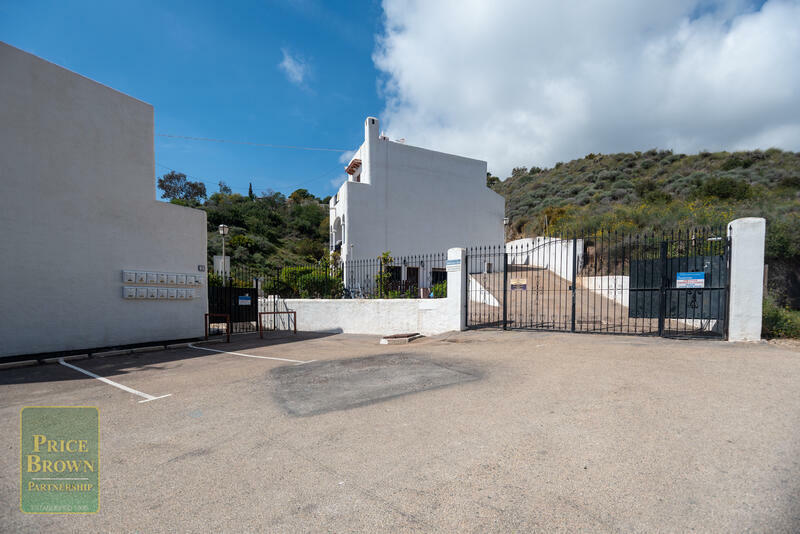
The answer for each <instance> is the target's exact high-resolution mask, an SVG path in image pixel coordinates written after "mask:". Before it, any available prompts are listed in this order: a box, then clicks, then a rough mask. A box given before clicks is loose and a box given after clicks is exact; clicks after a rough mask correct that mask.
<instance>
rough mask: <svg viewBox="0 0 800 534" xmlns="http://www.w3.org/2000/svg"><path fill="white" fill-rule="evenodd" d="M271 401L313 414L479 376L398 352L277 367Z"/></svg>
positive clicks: (288, 409) (292, 411) (295, 411)
mask: <svg viewBox="0 0 800 534" xmlns="http://www.w3.org/2000/svg"><path fill="white" fill-rule="evenodd" d="M270 374H271V375H272V378H273V379H274V380H275V382H276V384H275V389H274V390H273V395H274V397H275V400H276V402H277V403H278V404H279V405H280V406H282V407H283V409H284V410H286V412H288V413H289V414H291V415H315V414H320V413H325V412H332V411H336V410H345V409H348V408H355V407H357V406H364V405H367V404H372V403H374V402H381V401H385V400H388V399H391V398H393V397H398V396H400V395H408V394H410V393H419V392H420V391H426V390H430V389H436V388H441V387H446V386H452V385H455V384H462V383H464V382H471V381H473V380H478V379H479V378H480V377H481V373H480V372H479V371H477V370H475V369H470V368H468V367H465V366H463V365H454V364H453V363H452V362H450V361H448V362H441V361H436V360H434V359H433V358H432V357H429V356H424V355H420V354H409V353H397V354H379V355H375V356H364V357H360V358H351V359H347V360H329V361H323V362H313V363H309V364H305V365H297V366H292V365H288V366H284V367H276V368H274V369H272V370H271V371H270Z"/></svg>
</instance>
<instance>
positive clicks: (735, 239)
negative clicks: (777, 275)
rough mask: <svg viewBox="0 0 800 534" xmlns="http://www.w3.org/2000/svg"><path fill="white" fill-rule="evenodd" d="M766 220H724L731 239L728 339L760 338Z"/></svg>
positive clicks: (757, 339) (747, 339)
mask: <svg viewBox="0 0 800 534" xmlns="http://www.w3.org/2000/svg"><path fill="white" fill-rule="evenodd" d="M766 224H767V222H766V220H764V219H762V218H760V217H745V218H743V219H736V220H735V221H731V222H730V223H728V236H729V237H730V238H731V268H730V272H729V273H728V276H729V277H730V288H731V289H730V300H729V302H728V341H759V340H760V339H761V305H762V299H763V298H764V295H763V288H764V238H765V236H766Z"/></svg>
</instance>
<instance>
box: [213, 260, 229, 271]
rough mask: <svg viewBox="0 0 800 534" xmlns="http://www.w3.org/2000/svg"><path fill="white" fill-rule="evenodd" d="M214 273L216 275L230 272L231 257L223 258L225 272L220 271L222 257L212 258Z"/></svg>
mask: <svg viewBox="0 0 800 534" xmlns="http://www.w3.org/2000/svg"><path fill="white" fill-rule="evenodd" d="M214 272H215V273H217V274H223V272H224V273H230V272H231V257H230V256H225V271H223V270H222V256H214Z"/></svg>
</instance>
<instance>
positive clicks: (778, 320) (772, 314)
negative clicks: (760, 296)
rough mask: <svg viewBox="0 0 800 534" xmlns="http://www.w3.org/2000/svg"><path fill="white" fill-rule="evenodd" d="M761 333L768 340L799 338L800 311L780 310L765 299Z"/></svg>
mask: <svg viewBox="0 0 800 534" xmlns="http://www.w3.org/2000/svg"><path fill="white" fill-rule="evenodd" d="M761 333H762V335H763V336H764V337H768V338H771V337H793V338H800V311H798V310H790V309H789V308H782V307H780V306H778V305H777V304H775V302H774V301H773V300H772V299H771V298H770V297H767V298H766V299H764V307H763V311H762V314H761Z"/></svg>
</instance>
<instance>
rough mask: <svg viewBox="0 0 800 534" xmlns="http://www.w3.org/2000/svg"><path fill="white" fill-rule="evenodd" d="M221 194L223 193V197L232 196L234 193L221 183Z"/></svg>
mask: <svg viewBox="0 0 800 534" xmlns="http://www.w3.org/2000/svg"><path fill="white" fill-rule="evenodd" d="M219 192H220V193H222V194H223V195H230V194H231V193H233V191H232V190H231V188H230V187H229V186H228V184H226V183H225V182H220V183H219Z"/></svg>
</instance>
